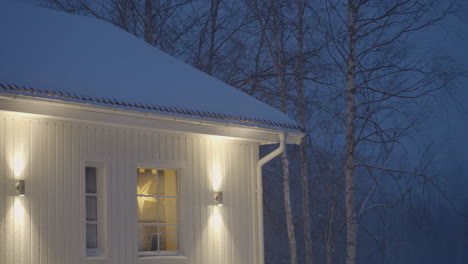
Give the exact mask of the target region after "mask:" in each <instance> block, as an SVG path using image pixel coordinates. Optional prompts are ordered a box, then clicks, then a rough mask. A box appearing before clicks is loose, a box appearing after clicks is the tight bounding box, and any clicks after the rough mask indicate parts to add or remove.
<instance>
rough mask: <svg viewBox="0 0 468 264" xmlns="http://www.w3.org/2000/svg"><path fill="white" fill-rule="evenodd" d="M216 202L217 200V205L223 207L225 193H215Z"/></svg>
mask: <svg viewBox="0 0 468 264" xmlns="http://www.w3.org/2000/svg"><path fill="white" fill-rule="evenodd" d="M214 200H215V205H217V206H223V192H215V194H214Z"/></svg>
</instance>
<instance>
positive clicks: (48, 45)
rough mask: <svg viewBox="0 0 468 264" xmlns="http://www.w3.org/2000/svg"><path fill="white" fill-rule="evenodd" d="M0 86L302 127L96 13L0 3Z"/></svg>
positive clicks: (142, 108) (253, 123) (66, 97)
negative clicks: (66, 11) (96, 16)
mask: <svg viewBox="0 0 468 264" xmlns="http://www.w3.org/2000/svg"><path fill="white" fill-rule="evenodd" d="M0 36H1V41H0V92H3V93H13V94H21V95H25V96H33V97H43V98H52V99H55V100H63V101H71V102H75V103H86V104H92V105H101V106H108V107H117V108H126V109H130V110H136V111H144V112H155V113H159V114H167V115H181V116H185V117H193V118H203V119H211V120H215V121H219V122H228V123H236V124H245V125H249V126H258V127H268V128H275V129H280V130H292V131H297V130H300V126H299V125H298V124H297V123H296V122H295V121H294V120H292V119H291V118H289V117H288V116H286V115H285V114H284V113H282V112H280V111H278V110H277V109H274V108H273V107H270V106H268V105H266V104H264V103H262V102H260V101H258V100H256V99H255V98H253V97H251V96H249V95H247V94H245V93H243V92H241V91H239V90H237V89H235V88H233V87H231V86H229V85H227V84H225V83H223V82H222V81H220V80H218V79H216V78H213V77H211V76H209V75H207V74H205V73H203V72H201V71H199V70H197V69H195V68H193V67H191V66H189V65H187V64H185V63H183V62H181V61H179V60H177V59H175V58H173V57H171V56H169V55H167V54H165V53H163V52H162V51H160V50H158V49H156V48H154V47H152V46H150V45H149V44H147V43H145V42H144V41H143V40H141V39H138V38H136V37H135V36H133V35H131V34H129V33H127V32H125V31H123V30H121V29H119V28H117V27H115V26H113V25H111V24H109V23H107V22H104V21H101V20H98V19H95V18H91V17H84V16H78V15H72V14H67V13H62V12H58V11H54V10H49V9H45V8H39V7H33V6H28V5H20V4H11V3H4V4H1V6H0Z"/></svg>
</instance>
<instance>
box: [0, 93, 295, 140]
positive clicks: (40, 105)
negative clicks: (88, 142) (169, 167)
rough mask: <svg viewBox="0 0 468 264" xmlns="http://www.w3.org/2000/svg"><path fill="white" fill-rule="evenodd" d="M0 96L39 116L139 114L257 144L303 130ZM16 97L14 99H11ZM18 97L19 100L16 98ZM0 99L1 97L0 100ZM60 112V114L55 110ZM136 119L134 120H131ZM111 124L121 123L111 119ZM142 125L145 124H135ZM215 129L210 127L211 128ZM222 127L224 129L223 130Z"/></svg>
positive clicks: (12, 106) (14, 109) (18, 109)
mask: <svg viewBox="0 0 468 264" xmlns="http://www.w3.org/2000/svg"><path fill="white" fill-rule="evenodd" d="M0 100H4V103H3V104H2V108H1V109H0V111H1V110H5V111H12V112H20V113H25V114H33V115H39V116H48V117H54V118H59V119H68V120H82V121H91V122H93V120H91V119H93V118H94V116H95V115H96V114H103V115H108V116H109V115H112V116H119V117H122V118H128V119H129V120H130V119H133V118H140V119H142V118H143V119H151V120H155V121H156V122H157V121H161V122H166V123H165V125H166V126H167V122H170V123H181V124H186V125H187V126H184V127H190V126H192V127H205V128H207V129H201V130H200V131H201V132H200V131H198V132H197V131H187V130H181V131H178V132H182V133H199V134H212V135H215V134H216V135H218V136H227V137H232V138H239V139H246V140H249V141H255V142H258V143H259V144H261V145H267V144H276V143H279V139H278V134H286V143H287V144H300V142H301V140H302V138H303V136H304V133H302V132H298V131H286V130H282V129H278V128H274V127H273V128H271V127H262V126H251V125H246V124H243V123H240V122H229V123H228V122H223V121H218V120H212V119H208V118H194V117H184V116H176V115H168V114H164V113H153V112H143V111H137V110H133V109H125V108H115V107H109V106H105V105H92V104H85V103H82V102H71V101H64V100H57V99H52V98H44V97H32V96H25V95H22V94H12V93H4V92H2V91H1V90H0ZM15 101H16V103H15ZM18 101H19V102H18ZM0 102H1V101H0ZM6 102H12V103H11V104H7V103H6ZM21 103H23V104H22V106H21V107H18V104H21ZM57 107H58V108H60V109H64V110H72V111H80V112H87V113H88V118H86V117H84V118H82V117H81V116H76V115H70V114H66V113H65V112H66V111H59V112H57V110H56V108H57ZM57 113H60V114H57ZM109 120H110V119H101V120H100V121H98V122H104V123H107V124H114V123H113V122H112V121H109ZM135 123H137V122H135ZM115 125H122V124H118V123H115ZM137 126H142V127H145V125H138V124H137ZM166 126H163V127H154V128H156V129H158V130H167V131H175V130H176V129H173V128H167V127H166ZM215 127H217V128H218V129H210V128H215ZM205 131H216V133H209V132H205ZM219 131H224V132H228V133H226V134H224V132H219ZM259 133H261V134H265V135H266V134H268V135H270V136H266V137H265V136H260V135H259Z"/></svg>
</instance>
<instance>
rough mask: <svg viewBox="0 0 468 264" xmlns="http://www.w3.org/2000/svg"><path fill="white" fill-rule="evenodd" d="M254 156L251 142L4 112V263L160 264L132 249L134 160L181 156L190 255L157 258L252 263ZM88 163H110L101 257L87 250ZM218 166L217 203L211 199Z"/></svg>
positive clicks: (0, 221)
mask: <svg viewBox="0 0 468 264" xmlns="http://www.w3.org/2000/svg"><path fill="white" fill-rule="evenodd" d="M257 159H258V145H257V144H255V143H251V142H244V141H239V140H228V139H222V138H219V137H217V138H215V137H209V136H194V135H193V134H190V135H184V134H182V133H174V134H171V133H167V132H158V131H157V130H155V129H145V128H134V129H130V128H124V127H122V128H120V127H116V126H113V127H107V126H99V125H95V124H88V123H85V122H83V123H77V122H71V121H70V122H67V121H58V120H53V119H44V118H36V117H33V116H20V115H16V114H14V113H10V112H0V264H23V263H24V264H29V263H40V264H46V263H47V264H65V263H67V264H68V263H70V264H78V263H118V264H126V263H138V262H140V263H156V261H154V260H144V261H143V260H139V258H138V255H137V232H136V230H137V229H136V187H135V184H136V175H135V174H136V167H135V165H136V164H143V163H145V164H146V163H153V164H184V167H183V168H180V169H181V170H180V172H181V173H180V175H179V177H180V183H181V186H180V189H181V192H180V195H181V198H180V204H181V213H180V216H179V217H180V221H181V223H182V226H181V228H180V232H181V234H180V243H181V245H182V250H183V252H182V254H183V255H184V256H185V257H186V260H185V261H181V260H180V259H176V260H171V259H170V258H168V259H165V260H163V261H158V262H157V263H191V264H222V263H226V264H231V263H232V264H252V263H255V256H256V254H257V253H256V251H257V250H258V249H257V248H256V246H255V241H256V234H255V233H256V232H255V231H256V228H255V222H254V221H255V216H254V212H255V210H256V209H255V207H252V206H253V199H254V198H255V186H254V182H255V181H254V176H255V175H254V172H255V165H256V161H257ZM86 161H105V162H106V163H107V164H106V166H107V216H108V217H107V219H108V221H107V223H108V225H107V228H108V229H107V237H108V240H107V241H108V242H107V247H108V256H109V259H107V260H105V259H104V260H100V261H98V260H95V261H90V260H87V259H86V258H85V257H84V252H85V250H84V233H85V230H84V220H83V219H84V218H83V215H82V214H83V206H84V205H83V194H82V193H81V190H80V186H81V185H82V184H83V181H84V176H83V175H82V174H83V169H84V168H83V164H84V162H86ZM15 163H16V164H15ZM20 163H22V164H23V166H22V167H21V166H20V165H21V164H20ZM15 166H16V167H17V168H16V169H15ZM172 166H174V165H172ZM215 174H219V177H220V178H221V181H220V186H219V191H223V194H224V206H223V207H216V206H213V192H214V189H213V188H214V187H213V184H214V182H213V177H215V176H216V175H215ZM15 179H25V180H26V193H27V196H26V197H17V196H15V195H14V192H15V190H14V182H15Z"/></svg>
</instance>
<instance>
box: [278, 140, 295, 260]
mask: <svg viewBox="0 0 468 264" xmlns="http://www.w3.org/2000/svg"><path fill="white" fill-rule="evenodd" d="M281 165H282V167H283V194H284V211H285V213H286V227H287V230H288V238H289V248H290V253H291V264H297V253H296V236H295V233H294V222H293V215H292V209H291V192H290V190H289V161H288V156H287V154H286V148H285V149H284V151H283V152H282V153H281Z"/></svg>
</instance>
